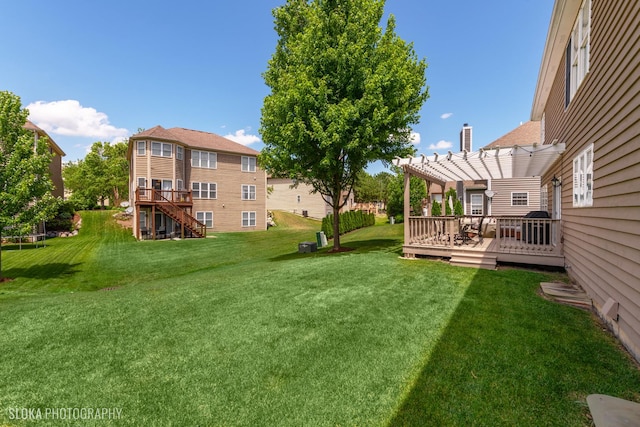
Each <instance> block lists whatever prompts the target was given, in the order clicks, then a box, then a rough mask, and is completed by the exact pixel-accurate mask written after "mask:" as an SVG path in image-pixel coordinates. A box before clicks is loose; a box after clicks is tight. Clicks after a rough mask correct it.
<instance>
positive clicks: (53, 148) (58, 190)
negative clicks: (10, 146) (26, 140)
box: [24, 120, 65, 197]
mask: <svg viewBox="0 0 640 427" xmlns="http://www.w3.org/2000/svg"><path fill="white" fill-rule="evenodd" d="M24 128H25V129H27V130H30V131H32V132H33V136H34V139H35V140H36V141H37V140H38V139H39V138H43V137H46V138H47V144H48V145H49V152H50V153H51V154H53V158H52V159H51V163H50V164H49V173H50V175H51V181H52V182H53V187H54V188H53V191H52V192H51V194H53V196H54V197H64V183H63V181H62V157H64V156H65V153H64V151H62V149H61V148H60V147H59V146H58V144H56V142H55V141H54V140H53V138H51V137H50V136H49V135H47V133H46V132H45V131H44V130H42V129H40V128H39V127H38V126H36V125H35V124H33V123H32V122H30V121H29V120H27V123H25V125H24Z"/></svg>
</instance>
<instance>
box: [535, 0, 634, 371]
mask: <svg viewBox="0 0 640 427" xmlns="http://www.w3.org/2000/svg"><path fill="white" fill-rule="evenodd" d="M638 64H640V2H638V1H609V0H584V1H583V0H556V2H555V5H554V8H553V12H552V18H551V24H550V27H549V31H548V34H547V40H546V45H545V49H544V54H543V57H542V63H541V67H540V73H539V76H538V82H537V87H536V92H535V97H534V100H533V107H532V112H531V119H532V120H541V121H542V130H543V135H544V136H543V144H552V143H553V142H555V141H558V142H560V143H564V144H565V145H566V151H565V152H564V154H563V155H562V157H561V158H560V160H559V161H557V162H556V163H555V164H554V165H553V166H552V167H551V169H550V170H548V172H547V173H545V174H544V175H543V177H542V184H543V186H545V187H547V188H548V190H549V191H548V197H549V201H548V203H549V205H550V206H553V210H554V211H555V212H556V215H557V217H558V218H561V219H562V221H561V224H562V236H563V240H564V255H565V262H566V268H567V272H568V274H569V276H570V278H571V279H572V280H573V281H575V282H576V283H578V284H579V285H580V286H582V287H583V288H584V289H585V291H586V292H587V293H588V294H589V296H590V297H591V298H592V300H593V304H594V306H595V308H596V309H597V311H598V312H599V313H600V315H601V316H602V317H603V318H604V319H605V321H606V322H607V323H608V324H609V325H610V326H611V328H612V330H613V331H614V333H615V334H616V335H617V336H618V337H619V338H620V340H621V341H622V342H623V343H624V345H625V346H626V347H627V348H628V349H629V350H630V351H631V353H632V354H634V355H635V357H636V358H637V359H640V72H639V68H638ZM554 177H555V178H556V180H555V183H556V185H555V186H554V185H552V180H553V178H554Z"/></svg>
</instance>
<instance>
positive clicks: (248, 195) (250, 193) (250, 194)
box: [242, 184, 256, 200]
mask: <svg viewBox="0 0 640 427" xmlns="http://www.w3.org/2000/svg"><path fill="white" fill-rule="evenodd" d="M242 200H256V186H255V185H249V184H242Z"/></svg>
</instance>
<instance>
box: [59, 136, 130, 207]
mask: <svg viewBox="0 0 640 427" xmlns="http://www.w3.org/2000/svg"><path fill="white" fill-rule="evenodd" d="M63 175H64V180H65V185H66V187H67V188H68V189H69V190H70V191H71V197H70V199H71V201H72V202H73V203H74V205H75V206H76V207H77V208H79V209H91V208H93V207H94V206H95V205H96V203H97V202H98V201H100V202H101V204H102V205H104V201H105V199H109V200H110V202H111V203H112V204H113V205H118V204H119V203H120V202H121V201H122V200H126V199H127V198H128V197H129V162H128V160H127V143H126V142H118V143H116V144H110V143H108V142H94V143H93V145H92V146H91V151H90V152H89V153H87V155H86V157H85V158H84V159H83V160H79V161H78V162H77V163H72V164H69V165H68V166H67V167H65V168H64V171H63Z"/></svg>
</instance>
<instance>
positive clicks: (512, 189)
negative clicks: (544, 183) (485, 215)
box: [491, 176, 540, 216]
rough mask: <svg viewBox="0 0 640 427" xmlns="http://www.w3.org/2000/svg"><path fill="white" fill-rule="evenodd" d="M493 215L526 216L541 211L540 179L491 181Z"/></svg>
mask: <svg viewBox="0 0 640 427" xmlns="http://www.w3.org/2000/svg"><path fill="white" fill-rule="evenodd" d="M491 190H492V191H493V192H494V193H495V194H494V196H493V197H492V198H491V215H495V216H524V215H526V214H527V213H528V212H530V211H538V210H540V177H539V176H538V177H531V178H509V179H495V180H492V181H491Z"/></svg>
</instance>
